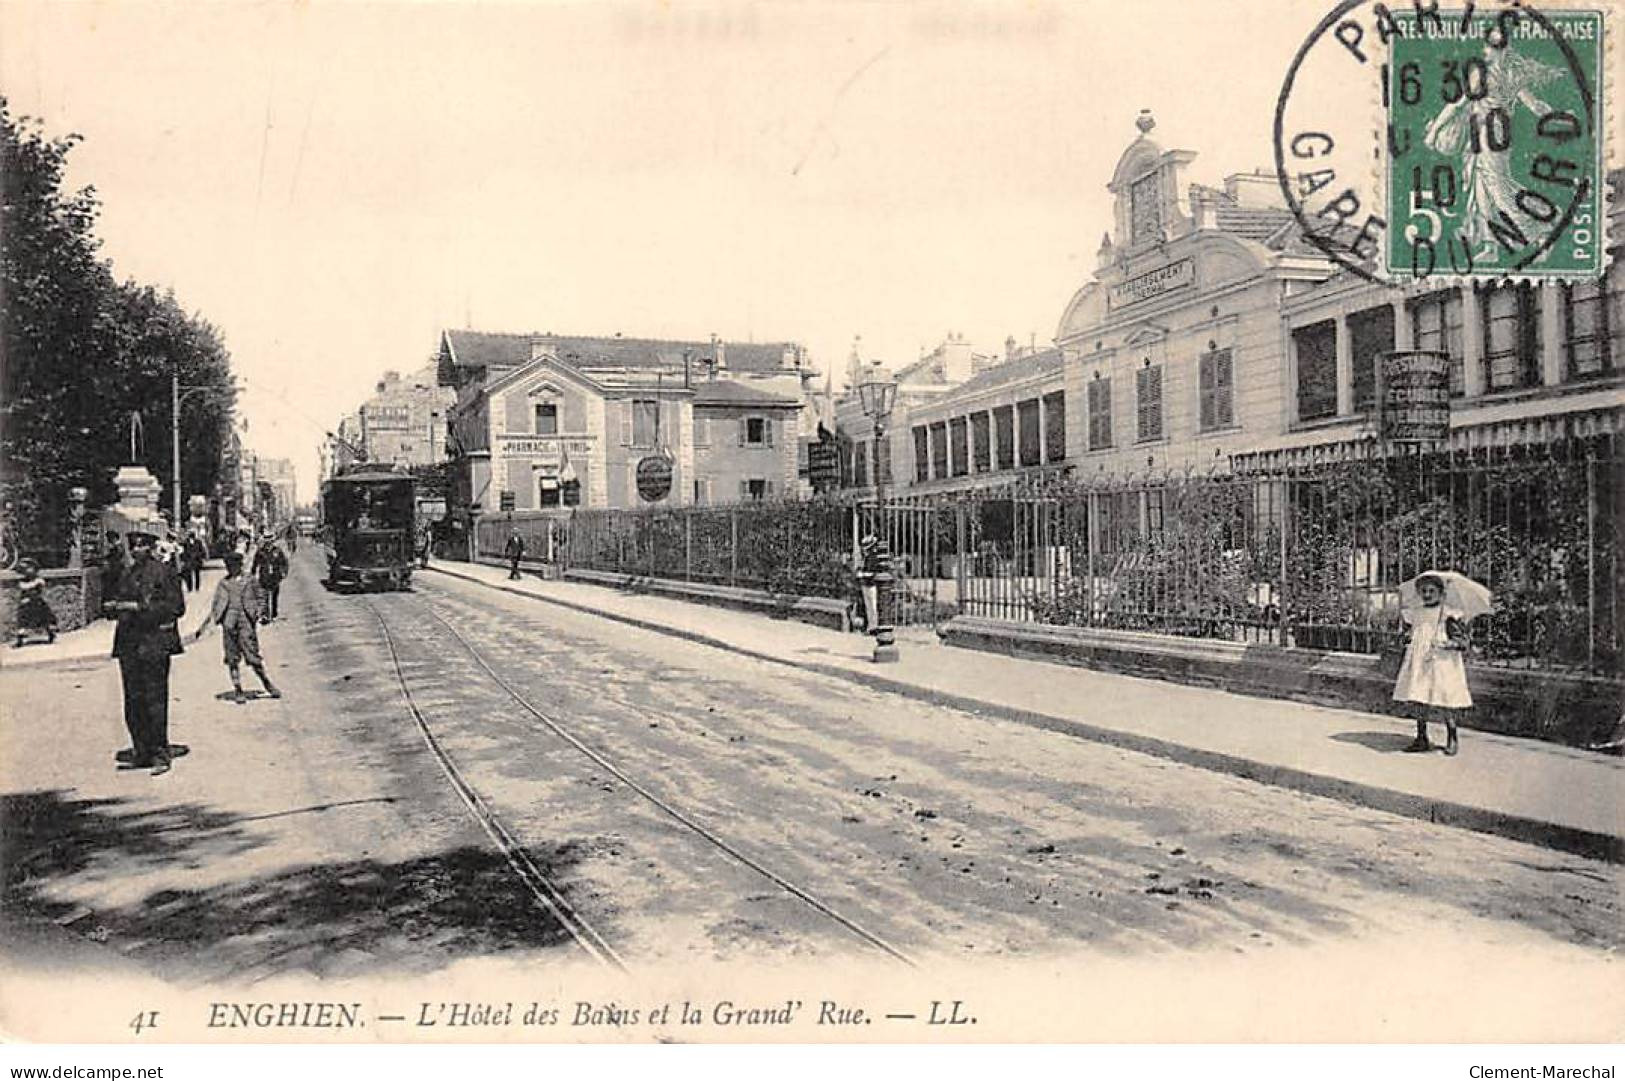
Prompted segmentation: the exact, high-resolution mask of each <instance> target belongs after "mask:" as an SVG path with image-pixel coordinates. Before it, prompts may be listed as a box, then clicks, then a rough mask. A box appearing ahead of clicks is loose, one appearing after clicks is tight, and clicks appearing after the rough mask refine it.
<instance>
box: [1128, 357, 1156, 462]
mask: <svg viewBox="0 0 1625 1081" xmlns="http://www.w3.org/2000/svg"><path fill="white" fill-rule="evenodd" d="M1134 403H1135V412H1136V416H1137V418H1138V432H1139V435H1138V439H1139V441H1140V442H1141V443H1144V442H1146V441H1147V440H1149V439H1161V438H1162V365H1160V364H1153V365H1150V366H1149V367H1144V368H1141V369H1140V370H1139V371H1137V372H1135V373H1134Z"/></svg>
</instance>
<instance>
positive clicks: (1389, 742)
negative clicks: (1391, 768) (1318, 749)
mask: <svg viewBox="0 0 1625 1081" xmlns="http://www.w3.org/2000/svg"><path fill="white" fill-rule="evenodd" d="M1412 738H1413V737H1412V736H1409V735H1406V734H1405V733H1404V732H1339V733H1337V735H1335V736H1333V737H1332V739H1334V740H1336V741H1337V742H1338V743H1357V744H1359V745H1360V746H1361V747H1369V748H1370V749H1371V750H1373V751H1380V752H1382V753H1383V754H1400V753H1403V752H1404V750H1405V748H1406V747H1408V746H1409V745H1410V742H1411V739H1412Z"/></svg>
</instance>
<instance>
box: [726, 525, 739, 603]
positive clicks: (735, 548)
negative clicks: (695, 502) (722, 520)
mask: <svg viewBox="0 0 1625 1081" xmlns="http://www.w3.org/2000/svg"><path fill="white" fill-rule="evenodd" d="M728 584H729V585H730V586H735V585H738V584H739V508H737V507H733V508H730V509H729V511H728Z"/></svg>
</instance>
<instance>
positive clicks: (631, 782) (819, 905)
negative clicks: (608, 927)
mask: <svg viewBox="0 0 1625 1081" xmlns="http://www.w3.org/2000/svg"><path fill="white" fill-rule="evenodd" d="M419 600H420V601H421V604H422V606H423V609H424V611H425V612H426V614H427V615H428V616H429V618H430V619H431V620H433V621H434V623H436V624H437V625H438V626H439V627H441V628H443V629H444V631H445V632H446V633H447V634H448V635H450V637H451V638H452V639H453V640H454V641H456V643H457V644H458V645H459V646H461V647H462V649H463V651H464V652H465V653H466V654H467V655H468V656H469V658H470V659H471V660H472V661H473V662H474V664H475V665H476V666H478V668H479V669H480V670H481V671H483V672H484V673H485V675H486V676H487V677H488V678H489V679H490V681H491V682H492V683H493V684H495V685H496V686H497V687H498V688H500V689H501V691H502V692H503V693H504V694H505V695H506V696H507V697H508V698H510V699H511V700H512V701H513V702H514V703H515V704H516V705H518V706H519V707H520V709H522V710H524V711H525V713H527V714H528V715H530V716H531V717H532V718H534V719H535V720H536V721H537V722H539V723H540V724H541V725H542V726H543V727H544V728H546V729H547V730H548V731H550V732H551V733H552V734H553V735H554V736H556V737H557V738H558V739H560V740H561V741H562V742H564V743H565V744H567V745H568V746H570V747H571V748H572V749H573V750H575V751H576V752H578V753H579V754H581V755H582V756H584V757H585V758H587V759H588V760H589V761H591V762H593V763H594V764H595V765H597V766H598V767H599V768H600V769H602V770H604V771H605V772H607V773H608V774H610V775H611V776H613V777H614V778H615V779H616V780H618V781H620V782H621V784H623V785H625V786H626V787H627V788H628V789H630V790H631V791H633V792H634V793H636V794H637V795H638V796H639V797H641V798H642V799H643V800H644V801H645V802H646V803H648V804H649V805H650V806H652V807H653V808H655V810H656V811H658V812H659V813H660V815H661V816H662V817H664V818H666V819H667V820H669V821H670V822H673V823H675V824H676V825H677V826H678V827H680V828H681V829H682V830H683V831H684V832H685V833H686V834H688V835H690V836H693V837H697V838H699V839H700V840H701V841H703V842H704V843H706V844H707V845H708V846H710V847H711V848H713V849H715V850H717V851H719V852H721V853H722V854H723V855H725V856H726V857H727V858H728V859H729V860H731V861H732V862H734V863H735V864H737V865H739V866H742V867H744V868H746V869H747V870H749V871H750V872H752V873H753V874H755V875H756V876H758V877H760V878H763V879H765V880H767V881H768V882H770V883H771V884H772V885H773V886H774V887H776V888H777V889H778V890H779V891H781V892H783V893H784V894H786V895H788V896H790V897H792V898H794V899H795V900H796V901H798V902H800V903H801V904H803V905H805V906H807V907H808V908H810V909H812V910H813V911H815V912H817V913H818V914H819V915H821V916H823V917H824V918H826V919H828V920H830V921H832V922H833V923H835V924H836V925H838V926H840V927H841V928H843V929H844V930H846V931H847V932H848V933H849V934H851V935H852V936H853V937H855V938H857V939H859V940H860V941H862V942H863V943H864V944H865V945H867V946H868V947H870V948H871V949H873V950H876V951H878V952H880V953H882V954H885V955H886V956H887V957H889V958H891V959H892V960H893V961H896V962H898V963H901V964H903V965H906V966H909V967H915V964H916V963H915V961H914V960H913V959H912V958H911V957H909V956H908V955H907V954H906V953H904V952H903V951H902V950H900V949H899V948H898V947H897V946H895V945H893V944H892V943H890V942H888V941H887V940H886V939H884V938H883V937H881V936H880V935H878V934H876V933H875V932H873V931H871V930H870V929H868V928H867V927H865V926H864V925H863V924H861V923H859V922H858V921H856V920H855V919H853V918H851V917H850V916H847V915H846V914H844V913H842V912H840V911H839V910H837V909H835V908H834V907H833V906H831V905H829V904H828V903H827V902H825V901H823V900H821V899H820V898H819V897H817V896H816V895H815V894H813V893H812V892H811V891H810V890H808V889H806V888H805V887H802V886H800V885H798V884H797V883H795V882H793V881H791V880H790V879H789V878H786V877H785V876H784V875H782V874H780V873H778V872H777V871H774V870H773V869H772V868H770V867H768V866H766V865H765V864H763V863H762V862H761V861H759V860H757V859H755V858H753V857H751V856H750V855H749V854H747V853H745V852H743V851H741V850H740V849H739V848H738V847H736V846H735V845H733V844H732V843H730V842H729V841H728V840H727V839H726V838H724V837H722V836H721V835H720V834H719V833H717V832H716V831H715V830H713V829H711V828H710V827H709V826H707V825H706V824H704V823H703V822H701V821H699V820H698V819H697V818H695V817H694V816H693V815H691V814H689V813H687V812H685V811H683V810H682V809H680V808H679V807H677V806H675V805H674V804H673V803H671V802H670V801H669V800H667V799H664V798H662V797H661V796H660V795H659V794H658V793H656V792H654V791H652V790H651V789H650V788H649V787H648V786H646V785H644V784H642V783H641V782H639V781H638V780H637V779H636V778H634V777H633V776H632V775H631V774H629V773H628V772H627V771H626V770H625V769H623V768H622V767H621V766H620V765H619V764H617V763H616V762H615V761H613V760H612V759H610V758H609V757H608V756H607V755H605V754H604V753H603V752H602V751H599V750H597V749H596V748H594V747H592V746H591V745H590V744H588V743H586V742H585V741H583V740H582V739H580V738H579V737H578V736H576V735H575V733H573V732H572V731H571V730H570V728H569V727H568V726H567V725H565V724H564V723H563V722H561V721H560V720H559V719H558V718H557V717H555V716H553V715H551V714H549V713H548V712H547V711H545V710H543V709H541V708H540V707H538V706H537V705H536V704H535V703H534V702H532V701H531V700H530V699H529V698H527V697H526V696H525V695H524V694H523V693H522V692H521V691H520V690H519V689H518V688H516V687H515V686H514V685H513V684H512V683H511V682H510V681H509V680H507V679H505V678H504V677H503V676H502V674H501V673H500V672H498V671H497V670H496V668H495V667H494V666H493V665H492V664H491V663H490V662H489V661H488V660H487V659H486V657H485V656H484V654H483V653H482V652H481V651H480V650H479V649H478V648H477V647H476V646H475V645H474V644H473V643H472V642H470V641H469V640H468V639H467V637H466V636H464V635H463V633H462V632H461V631H459V630H458V629H457V628H456V627H455V626H454V625H453V624H452V623H451V622H450V621H448V620H447V619H446V618H445V617H444V616H443V615H441V613H440V612H439V611H438V610H437V609H436V608H435V606H434V605H433V604H432V603H431V602H429V601H427V600H423V599H421V598H419ZM365 603H366V604H367V607H368V609H369V610H370V611H371V612H372V614H373V616H374V618H376V619H377V621H378V624H379V627H380V629H381V631H382V632H383V637H384V642H385V645H386V648H387V650H388V652H389V655H390V660H391V663H392V666H393V669H394V672H395V676H396V681H397V683H398V684H399V686H400V688H401V693H402V696H403V699H404V701H405V703H406V706H407V709H408V712H409V713H410V714H411V715H412V718H413V721H414V723H415V724H416V726H417V729H418V732H419V734H420V736H421V737H422V739H423V741H424V744H425V746H426V747H427V748H428V750H429V752H430V754H431V756H432V757H433V758H434V759H435V761H436V763H437V764H438V765H439V767H440V769H441V771H442V773H443V774H444V775H445V777H446V779H447V781H448V783H449V784H450V785H451V787H452V788H453V790H454V791H455V792H456V793H457V795H458V798H459V799H460V800H461V802H462V803H463V804H464V806H465V807H466V808H467V809H468V811H469V813H470V814H472V815H473V816H474V818H475V819H476V820H477V821H478V822H479V823H480V826H481V828H482V829H483V830H484V831H485V832H486V834H487V836H489V837H490V838H491V840H492V842H493V844H495V845H496V846H497V848H498V849H499V851H501V853H502V855H503V857H504V858H505V859H506V860H507V862H508V864H509V866H510V867H511V868H512V869H513V872H514V874H515V876H516V877H517V878H518V879H519V880H520V881H521V882H522V883H523V884H524V886H525V888H526V890H527V892H528V893H529V894H530V895H531V897H532V898H533V899H534V900H535V902H536V904H537V906H538V907H539V908H540V909H541V910H543V911H544V912H546V913H547V914H548V916H549V917H550V918H552V919H554V920H555V921H557V922H558V923H559V925H560V926H561V927H563V928H564V929H565V930H566V931H567V932H568V933H569V934H570V936H571V938H572V939H573V940H574V941H575V942H576V943H577V944H578V945H579V946H580V947H581V949H582V950H583V951H584V952H585V953H586V954H588V956H589V957H591V958H592V959H593V960H595V961H597V962H598V963H600V964H603V965H605V966H607V967H611V968H616V969H619V970H622V971H625V970H626V967H627V966H626V963H625V961H624V959H622V958H621V957H620V955H619V954H617V953H616V952H615V950H614V949H613V947H611V946H610V945H609V943H608V942H607V941H606V940H605V939H604V938H603V936H602V935H600V934H599V933H598V932H597V931H596V930H595V929H594V928H593V927H592V926H591V924H590V923H589V922H588V921H587V920H586V919H585V917H583V916H582V915H581V914H580V913H579V912H578V911H576V909H575V908H574V907H573V906H572V905H570V903H569V902H568V901H567V900H566V899H565V898H564V896H563V894H562V893H561V892H560V891H559V890H558V889H557V888H556V887H555V886H554V885H553V884H552V883H551V882H549V881H548V880H547V878H546V876H545V875H544V874H543V873H542V872H541V871H540V870H539V869H538V868H537V867H536V866H535V864H534V862H533V861H531V860H530V858H529V856H528V855H527V854H526V852H525V849H524V846H523V845H522V844H520V843H519V841H518V840H517V839H516V838H515V837H514V836H513V834H512V832H511V831H510V830H509V829H508V828H507V826H506V825H504V824H503V822H502V820H501V818H500V817H499V816H498V815H497V814H496V812H495V811H493V810H492V809H491V807H490V805H489V804H488V803H487V802H486V801H485V800H484V799H483V798H482V797H481V796H480V794H479V792H478V790H477V789H476V788H475V787H474V786H473V784H472V783H470V781H469V780H468V778H467V777H466V776H465V775H464V773H463V771H462V770H461V769H460V768H459V767H458V765H457V763H456V762H455V760H453V759H452V757H451V756H450V755H449V754H448V753H447V752H446V750H445V748H444V746H443V745H442V744H441V741H440V740H439V739H438V738H437V737H436V735H435V732H434V729H433V727H432V726H431V724H430V722H429V718H428V717H427V716H425V714H424V713H423V711H422V709H421V708H419V706H418V704H417V702H416V700H415V698H414V697H413V694H412V688H411V682H410V680H409V679H408V677H407V674H406V671H405V667H404V665H403V664H402V662H401V658H400V651H399V649H398V647H397V645H396V639H395V634H394V632H393V631H392V630H391V628H390V625H389V621H388V619H387V618H386V617H385V615H384V613H383V612H382V611H380V610H379V608H378V606H377V605H375V604H373V603H372V602H371V601H367V602H365Z"/></svg>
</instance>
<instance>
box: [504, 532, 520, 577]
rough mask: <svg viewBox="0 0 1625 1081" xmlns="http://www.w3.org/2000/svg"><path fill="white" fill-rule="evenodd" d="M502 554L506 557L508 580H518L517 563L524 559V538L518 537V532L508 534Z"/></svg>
mask: <svg viewBox="0 0 1625 1081" xmlns="http://www.w3.org/2000/svg"><path fill="white" fill-rule="evenodd" d="M502 554H503V555H505V556H507V557H508V578H509V579H510V580H512V579H514V578H518V577H519V561H520V560H521V559H524V558H525V538H523V537H521V536H520V535H519V530H517V529H515V530H511V531H510V532H509V533H508V543H507V544H506V545H505V546H503V549H502Z"/></svg>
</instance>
